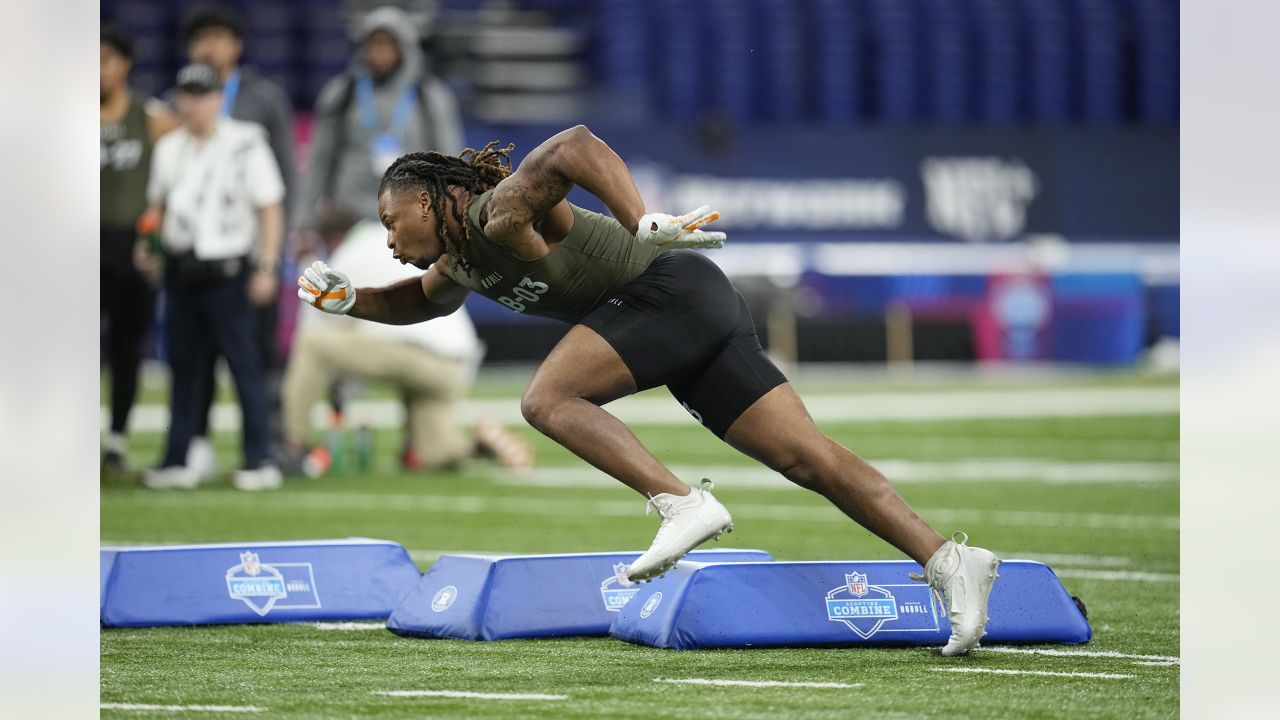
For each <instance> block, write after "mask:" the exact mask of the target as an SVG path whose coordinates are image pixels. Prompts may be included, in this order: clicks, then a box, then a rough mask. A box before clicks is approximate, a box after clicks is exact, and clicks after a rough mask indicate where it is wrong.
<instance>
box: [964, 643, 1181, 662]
mask: <svg viewBox="0 0 1280 720" xmlns="http://www.w3.org/2000/svg"><path fill="white" fill-rule="evenodd" d="M979 652H980V653H983V654H986V653H1006V654H1010V655H1047V656H1050V657H1095V658H1118V659H1122V660H1137V661H1139V662H1135V663H1134V664H1135V665H1179V664H1181V663H1182V659H1181V658H1179V657H1177V656H1176V655H1136V654H1133V653H1122V652H1116V651H1114V650H1054V649H1051V648H1023V647H1008V646H1003V645H998V646H994V647H984V648H982V649H981V650H979Z"/></svg>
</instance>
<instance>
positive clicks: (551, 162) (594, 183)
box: [484, 125, 644, 246]
mask: <svg viewBox="0 0 1280 720" xmlns="http://www.w3.org/2000/svg"><path fill="white" fill-rule="evenodd" d="M574 185H577V186H579V187H581V188H582V189H584V190H586V191H587V192H589V193H591V194H592V195H595V196H596V197H598V198H600V200H601V201H603V202H604V204H605V206H607V207H608V208H609V211H610V212H611V213H613V216H614V218H615V219H617V221H618V222H619V223H621V224H622V226H623V227H625V228H626V229H627V230H628V231H629V232H631V233H632V234H634V233H635V231H636V225H637V223H638V222H639V220H640V216H642V215H644V201H643V200H642V199H641V198H640V191H639V190H637V189H636V185H635V182H633V181H632V179H631V171H629V170H627V166H626V163H624V162H622V158H620V157H618V155H617V153H615V152H614V151H613V150H611V149H610V148H609V146H608V145H605V144H604V141H602V140H601V139H600V138H598V137H596V136H595V135H593V134H591V131H590V130H588V129H587V128H586V127H585V126H583V125H578V126H576V127H572V128H569V129H568V130H565V131H563V132H561V133H558V134H556V135H554V136H552V137H551V138H550V139H548V140H547V141H546V142H544V143H542V144H541V145H539V146H538V147H536V148H534V150H533V152H531V153H529V156H528V157H526V158H525V160H524V162H522V163H520V167H519V168H517V169H516V171H515V172H514V173H512V174H511V176H510V177H508V178H507V179H505V180H503V181H502V182H500V183H498V186H497V187H496V188H494V191H493V197H492V199H490V201H489V205H488V211H489V218H488V222H487V223H486V224H485V228H484V230H485V235H487V236H488V237H490V238H493V239H494V240H498V241H499V242H505V243H508V244H512V245H514V246H521V245H527V244H528V243H530V242H531V240H533V239H534V238H537V232H536V231H535V230H534V229H533V224H534V223H535V222H537V221H538V220H539V219H541V218H542V217H543V216H544V215H546V214H547V213H548V212H550V211H551V209H552V208H554V207H555V206H556V205H558V204H559V203H561V202H563V201H564V198H565V196H566V195H568V194H569V190H570V189H571V188H572V187H573V186H574ZM537 239H538V240H539V241H540V238H537Z"/></svg>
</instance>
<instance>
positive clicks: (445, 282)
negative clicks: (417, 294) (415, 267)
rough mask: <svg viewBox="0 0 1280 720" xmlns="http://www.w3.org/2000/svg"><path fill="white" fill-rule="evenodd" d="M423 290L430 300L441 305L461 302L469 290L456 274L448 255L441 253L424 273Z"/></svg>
mask: <svg viewBox="0 0 1280 720" xmlns="http://www.w3.org/2000/svg"><path fill="white" fill-rule="evenodd" d="M422 291H423V293H425V294H426V296H427V299H428V300H430V301H432V302H434V303H438V304H441V305H452V304H453V303H460V302H462V300H463V299H465V298H466V296H467V294H468V292H469V291H468V290H467V288H465V287H464V286H463V285H462V284H461V283H459V282H458V279H457V277H456V276H455V275H454V270H453V266H452V264H451V263H450V262H449V256H448V255H441V256H440V259H439V260H436V261H435V263H433V264H432V265H431V267H429V268H427V271H426V272H424V273H423V274H422Z"/></svg>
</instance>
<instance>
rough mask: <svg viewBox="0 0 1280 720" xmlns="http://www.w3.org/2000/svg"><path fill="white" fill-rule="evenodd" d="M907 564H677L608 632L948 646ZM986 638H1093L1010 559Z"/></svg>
mask: <svg viewBox="0 0 1280 720" xmlns="http://www.w3.org/2000/svg"><path fill="white" fill-rule="evenodd" d="M919 571H920V566H919V565H918V564H916V563H914V562H909V561H867V562H776V563H738V564H722V565H710V564H702V563H687V562H686V563H681V564H680V565H679V566H677V567H676V569H675V570H673V571H671V572H669V573H667V576H666V577H665V578H662V579H659V580H656V581H654V582H653V583H651V584H648V585H645V586H643V588H642V589H641V591H640V593H639V594H637V595H636V597H635V600H634V601H633V602H632V603H630V604H629V605H627V606H626V607H624V608H623V609H622V611H621V612H620V613H619V614H618V618H617V620H616V621H615V622H614V624H613V627H612V628H611V629H610V634H611V635H613V636H614V637H616V638H619V639H621V640H626V641H628V642H633V643H637V644H640V645H649V646H652V647H660V648H675V649H681V650H687V649H692V648H745V647H780V646H810V647H811V646H840V645H862V644H873V645H891V644H897V645H942V644H944V643H945V642H946V641H947V638H948V637H949V636H950V635H951V624H950V623H949V622H948V621H947V615H946V611H945V610H944V609H943V608H942V605H941V604H940V603H939V602H938V601H937V600H936V599H935V598H934V597H933V593H932V592H930V590H929V587H928V586H927V585H926V584H925V583H923V582H917V581H914V580H911V579H909V578H908V577H907V573H908V572H919ZM988 614H989V615H990V617H991V622H990V623H989V624H988V625H987V636H986V637H985V638H983V642H986V643H992V642H1041V643H1045V642H1058V643H1069V644H1079V643H1085V642H1088V641H1089V638H1090V637H1091V635H1092V632H1091V630H1090V628H1089V623H1088V622H1087V621H1086V620H1085V617H1084V615H1083V614H1082V613H1081V611H1080V610H1079V608H1077V606H1076V603H1075V601H1074V600H1073V599H1072V598H1071V596H1070V595H1069V594H1067V591H1066V590H1065V589H1064V588H1063V587H1062V583H1061V582H1059V581H1058V578H1057V576H1056V575H1054V573H1053V570H1051V569H1050V568H1049V566H1047V565H1044V564H1042V563H1038V562H1032V561H1030V560H1006V561H1005V562H1004V563H1003V564H1001V566H1000V579H999V580H997V581H996V584H995V586H994V588H993V589H992V592H991V602H990V606H989V613H988Z"/></svg>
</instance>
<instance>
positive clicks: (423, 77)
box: [294, 7, 463, 227]
mask: <svg viewBox="0 0 1280 720" xmlns="http://www.w3.org/2000/svg"><path fill="white" fill-rule="evenodd" d="M355 39H356V42H357V43H359V46H358V50H357V52H356V54H355V57H354V58H353V59H352V62H351V67H350V69H349V70H348V71H347V72H345V73H343V74H342V75H339V76H338V77H335V78H333V79H332V80H330V81H329V82H328V83H326V84H325V86H324V87H323V88H322V89H321V91H320V95H319V98H318V100H317V101H316V117H315V127H314V129H313V132H312V139H311V159H310V162H309V164H308V169H307V175H306V177H305V178H304V179H303V182H302V187H301V192H300V193H299V198H298V202H297V203H296V204H295V206H294V209H295V213H296V215H295V218H294V220H295V222H294V227H310V226H313V225H314V224H315V222H316V218H317V217H318V213H323V212H325V211H327V210H331V209H333V210H340V211H342V212H344V213H347V214H349V215H351V216H353V217H358V218H370V219H373V220H377V219H378V182H379V181H380V180H381V178H382V173H383V171H384V170H386V169H387V167H388V166H390V165H391V162H392V161H393V160H395V159H396V158H397V157H399V156H401V155H403V154H405V153H409V152H415V151H431V150H434V151H436V152H441V153H445V154H449V155H456V154H457V153H459V152H461V150H462V144H463V136H462V118H461V116H460V115H459V113H458V103H457V99H456V98H455V97H454V94H453V91H452V90H450V89H449V87H448V86H447V85H445V83H444V82H442V81H441V80H440V79H439V78H437V77H435V76H434V75H432V74H430V72H429V71H428V69H427V67H426V61H425V58H424V56H423V52H422V47H421V46H420V45H419V38H418V33H417V31H416V30H415V29H414V23H413V21H412V19H411V18H410V16H409V15H408V14H407V13H405V12H404V11H403V10H401V9H399V8H395V7H381V8H378V9H376V10H374V11H372V12H370V13H369V14H368V15H366V16H364V18H362V19H361V21H360V23H359V26H358V31H357V33H356V38H355Z"/></svg>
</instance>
